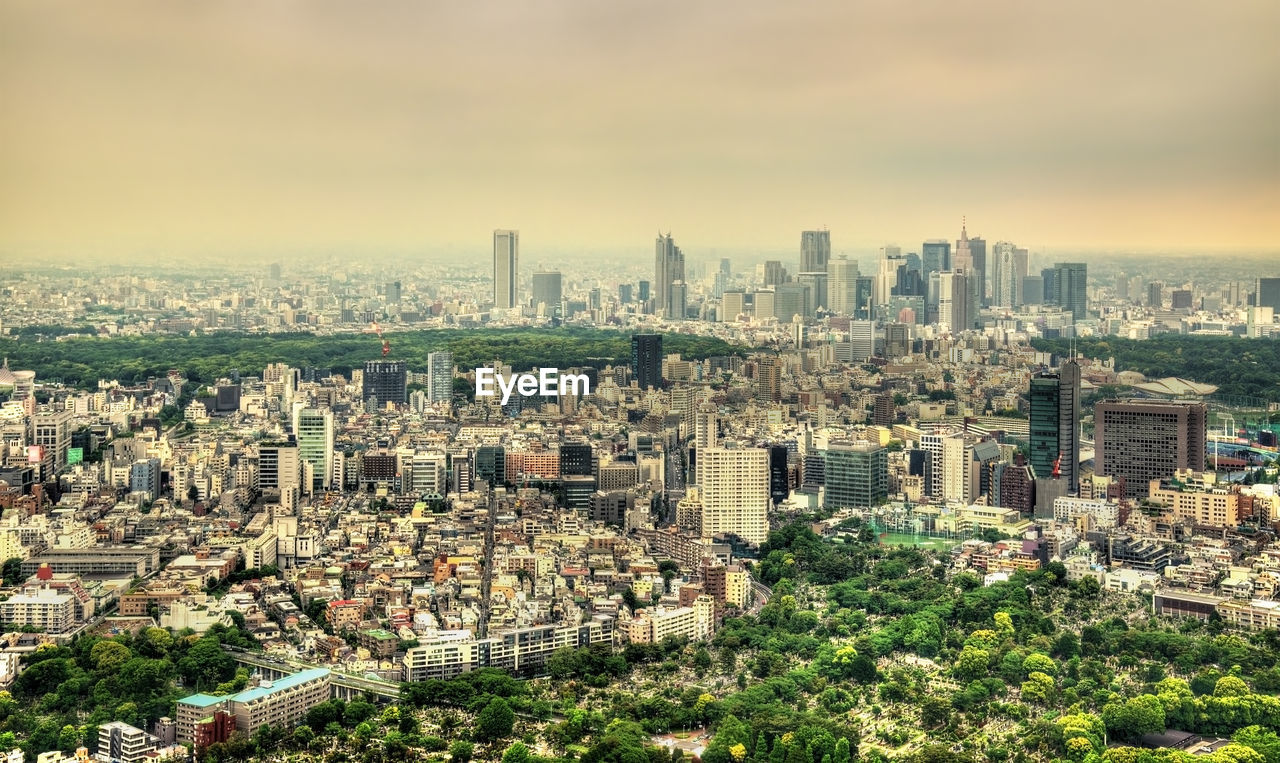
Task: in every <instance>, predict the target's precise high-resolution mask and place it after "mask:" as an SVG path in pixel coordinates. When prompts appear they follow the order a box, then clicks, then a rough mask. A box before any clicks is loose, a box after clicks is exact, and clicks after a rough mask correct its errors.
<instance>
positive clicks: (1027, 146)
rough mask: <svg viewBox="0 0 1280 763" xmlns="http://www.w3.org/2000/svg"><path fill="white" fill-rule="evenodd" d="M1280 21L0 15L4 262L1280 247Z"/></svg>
mask: <svg viewBox="0 0 1280 763" xmlns="http://www.w3.org/2000/svg"><path fill="white" fill-rule="evenodd" d="M1278 30H1280V2H1276V0H1246V1H1243V2H1232V1H1225V2H1206V1H1205V0H1162V1H1161V2H1154V1H1150V2H1147V1H1142V0H1135V1H1133V2H1114V0H1085V1H1084V2H1073V3H1065V2H1040V1H1038V0H1016V1H1011V2H998V1H990V2H988V1H986V0H978V1H976V2H975V1H972V0H966V1H965V2H955V1H954V0H939V1H938V2H915V1H913V2H901V1H900V0H883V2H851V1H849V0H837V1H835V2H798V3H784V2H769V3H764V2H755V1H754V0H746V1H743V0H738V1H736V2H697V1H696V0H679V1H677V2H659V1H655V0H644V1H643V2H628V1H623V0H583V1H581V2H577V1H570V0H560V1H555V2H552V1H543V2H538V1H535V0H509V1H508V2H500V3H499V2H493V3H489V2H467V1H465V0H462V1H459V0H451V1H450V2H444V3H434V2H426V1H424V0H413V1H406V2H385V1H374V2H367V3H363V2H342V3H338V2H318V1H317V0H296V1H293V0H261V1H260V2H244V1H243V0H240V1H237V2H217V1H212V2H210V1H202V2H174V0H160V1H157V2H127V1H125V2H120V1H116V0H113V1H112V2H98V3H84V2H76V3H72V2H63V1H61V0H30V1H27V0H22V1H17V0H0V109H2V110H3V111H2V112H0V258H3V259H9V258H12V257H15V256H18V255H23V254H25V255H31V254H39V255H42V256H59V255H70V254H75V253H95V254H120V255H127V254H139V253H141V254H146V255H154V254H155V253H164V252H168V253H175V254H192V253H196V254H199V253H232V254H235V253H239V254H244V255H249V256H261V255H263V254H273V253H288V252H316V251H319V252H332V251H367V252H377V251H396V252H413V251H417V250H423V251H427V250H439V249H442V248H454V249H458V250H460V251H470V250H471V249H472V248H474V250H475V252H476V253H477V255H479V254H482V253H484V252H486V251H487V250H488V248H489V246H490V241H491V234H492V230H493V229H494V228H498V227H511V228H518V229H519V230H520V231H521V249H522V256H523V255H524V254H525V253H530V254H532V253H533V252H535V251H536V250H537V249H538V248H541V247H546V248H548V249H552V248H569V249H572V248H581V247H587V248H590V247H600V248H616V247H624V246H630V245H634V246H636V248H637V251H638V252H642V253H650V252H652V240H653V236H654V234H655V232H656V231H657V230H658V229H659V228H661V229H662V230H664V231H665V230H668V229H669V230H671V231H672V232H673V233H674V235H675V236H676V240H677V242H678V243H680V244H681V245H682V246H683V247H684V248H685V249H686V250H687V251H690V252H691V254H692V252H693V251H696V250H699V249H701V250H704V251H705V250H707V249H709V248H711V247H719V248H722V249H724V248H733V247H739V248H744V249H776V248H779V247H789V248H795V249H797V250H798V248H799V231H800V230H801V229H804V228H813V227H821V226H824V225H825V226H827V227H829V228H830V229H831V231H832V236H831V237H832V245H833V248H834V249H835V250H837V251H840V250H847V251H850V252H854V251H855V250H856V249H858V248H860V247H864V246H872V245H874V244H876V243H881V242H898V243H900V244H902V245H904V246H906V247H918V242H919V241H920V240H922V239H924V238H930V237H950V238H955V236H956V234H958V232H959V227H960V218H961V215H967V216H968V219H969V230H970V233H975V232H977V233H981V234H983V235H985V236H986V237H987V238H988V239H992V240H994V239H1007V240H1012V241H1015V242H1017V243H1019V244H1020V245H1026V246H1030V247H1033V248H1040V247H1050V248H1055V247H1057V248H1064V247H1065V248H1070V247H1108V246H1114V247H1117V248H1129V249H1135V248H1136V249H1153V250H1154V249H1159V248H1161V247H1171V248H1174V247H1176V248H1186V247H1194V246H1207V247H1213V248H1221V249H1228V248H1245V249H1248V248H1255V249H1256V248H1265V249H1267V250H1277V248H1278V247H1280V245H1278V244H1277V242H1280V46H1278V45H1276V43H1275V35H1276V32H1277V31H1278Z"/></svg>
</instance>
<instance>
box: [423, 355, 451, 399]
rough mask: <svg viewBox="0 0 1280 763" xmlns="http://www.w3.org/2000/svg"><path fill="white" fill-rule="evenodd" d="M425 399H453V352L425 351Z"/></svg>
mask: <svg viewBox="0 0 1280 763" xmlns="http://www.w3.org/2000/svg"><path fill="white" fill-rule="evenodd" d="M427 399H428V400H430V401H431V402H433V403H442V402H448V401H449V400H452V399H453V353H452V352H447V351H443V350H441V351H439V352H431V353H427Z"/></svg>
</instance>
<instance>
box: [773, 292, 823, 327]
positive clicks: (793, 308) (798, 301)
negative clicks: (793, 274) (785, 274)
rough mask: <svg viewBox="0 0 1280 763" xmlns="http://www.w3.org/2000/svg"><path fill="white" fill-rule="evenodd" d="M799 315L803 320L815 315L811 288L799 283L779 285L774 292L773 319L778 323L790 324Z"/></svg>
mask: <svg viewBox="0 0 1280 763" xmlns="http://www.w3.org/2000/svg"><path fill="white" fill-rule="evenodd" d="M797 315H798V316H800V317H801V318H807V317H809V316H811V315H813V301H812V294H811V292H810V291H809V286H808V285H807V284H803V283H798V282H793V283H784V284H779V285H778V286H777V287H775V288H774V290H773V317H774V318H777V319H778V323H790V322H791V321H792V319H793V318H795V317H796V316H797Z"/></svg>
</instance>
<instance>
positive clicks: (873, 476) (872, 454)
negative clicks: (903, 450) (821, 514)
mask: <svg viewBox="0 0 1280 763" xmlns="http://www.w3.org/2000/svg"><path fill="white" fill-rule="evenodd" d="M823 484H824V485H825V487H826V497H825V503H824V507H825V508H828V509H843V508H854V507H856V508H864V507H868V506H879V505H880V504H882V503H884V502H885V500H887V499H888V497H889V455H888V453H887V452H886V451H885V449H884V448H882V447H880V446H879V445H878V444H876V443H870V442H855V443H851V444H849V445H832V446H831V447H830V448H828V449H827V458H826V466H825V470H824V475H823Z"/></svg>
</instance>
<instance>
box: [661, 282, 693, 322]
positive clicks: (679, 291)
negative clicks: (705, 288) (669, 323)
mask: <svg viewBox="0 0 1280 763" xmlns="http://www.w3.org/2000/svg"><path fill="white" fill-rule="evenodd" d="M688 311H689V287H688V284H686V283H685V282H684V281H673V282H672V283H671V285H670V286H669V287H668V291H667V312H666V313H665V314H664V317H665V318H667V320H673V321H682V320H684V319H685V317H686V316H687V314H688Z"/></svg>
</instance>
